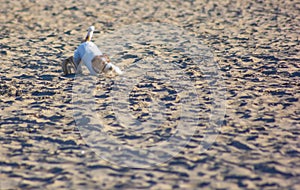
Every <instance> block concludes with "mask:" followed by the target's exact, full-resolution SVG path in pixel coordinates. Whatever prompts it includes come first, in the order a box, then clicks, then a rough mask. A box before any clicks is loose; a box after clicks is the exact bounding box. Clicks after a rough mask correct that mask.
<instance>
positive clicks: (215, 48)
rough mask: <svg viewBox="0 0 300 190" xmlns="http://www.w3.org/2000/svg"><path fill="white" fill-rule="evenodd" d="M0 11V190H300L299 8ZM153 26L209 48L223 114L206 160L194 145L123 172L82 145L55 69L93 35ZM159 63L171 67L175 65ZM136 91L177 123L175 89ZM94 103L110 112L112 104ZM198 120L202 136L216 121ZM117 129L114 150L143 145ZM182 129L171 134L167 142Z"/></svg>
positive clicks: (135, 53) (126, 55)
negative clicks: (222, 92) (221, 88)
mask: <svg viewBox="0 0 300 190" xmlns="http://www.w3.org/2000/svg"><path fill="white" fill-rule="evenodd" d="M0 3H1V14H0V21H1V25H0V27H1V30H0V47H1V49H0V57H1V59H0V60H1V62H0V64H1V67H0V72H1V75H0V77H1V78H0V108H1V112H0V113H1V114H0V126H1V127H0V141H1V143H0V155H1V156H0V189H300V144H299V142H300V139H299V127H300V116H299V114H300V109H299V108H300V103H299V101H300V100H299V98H300V84H299V83H300V64H299V63H300V60H299V59H300V53H299V47H300V46H299V33H300V29H299V23H300V15H299V12H300V3H297V1H292V0H288V1H285V0H279V1H272V0H267V1H250V0H245V1H232V0H222V1H221V0H220V1H219V0H218V1H212V0H206V1H200V0H199V1H193V0H191V1H186V2H181V1H139V0H129V1H103V2H102V1H96V0H88V1H70V0H64V1H62V0H54V1H48V0H43V1H35V0H24V1H15V0H12V1H8V0H1V2H0ZM147 22H158V23H168V24H170V25H172V26H176V27H179V28H181V29H183V30H185V31H187V32H188V33H191V34H193V35H194V36H195V38H196V39H197V40H199V41H201V43H202V44H204V45H205V46H206V47H209V48H210V50H211V51H212V52H213V55H214V60H215V62H216V63H218V65H219V66H218V67H219V69H220V70H219V73H220V75H221V76H222V81H223V83H224V85H225V87H226V99H227V100H226V114H225V120H224V122H223V123H222V126H221V128H219V129H218V132H219V135H218V137H217V139H216V140H215V142H214V143H213V144H212V146H211V147H210V149H209V150H207V151H204V152H203V151H199V146H201V142H202V141H203V139H202V138H203V137H201V135H195V136H193V137H192V139H191V141H190V143H189V144H188V146H186V148H184V149H183V150H181V151H180V153H179V154H177V155H176V156H175V157H173V158H172V159H171V160H169V161H168V162H166V163H163V164H162V165H159V166H155V167H150V168H145V169H142V168H139V167H135V168H133V167H131V168H130V167H129V168H128V167H122V166H119V165H115V164H112V163H110V162H107V161H105V160H103V159H100V158H99V156H98V155H97V154H95V152H94V151H93V150H91V149H90V148H89V146H88V145H87V144H86V143H85V141H84V140H83V139H82V138H81V136H80V131H79V130H78V128H77V127H78V125H76V122H75V119H74V116H73V112H72V108H73V107H74V104H73V103H72V92H73V91H72V86H73V83H74V81H75V79H74V77H72V76H67V77H66V76H63V75H62V70H61V67H60V64H61V62H62V60H63V59H64V58H66V57H67V56H69V55H71V54H72V52H73V51H74V49H75V48H76V46H77V45H78V44H79V42H80V41H81V39H82V37H83V36H84V35H85V32H86V29H87V27H88V26H89V25H91V24H93V25H95V27H96V29H98V32H96V33H95V36H94V38H95V39H97V38H101V36H105V35H106V34H109V33H113V32H115V31H118V30H120V29H122V28H124V27H126V26H128V25H134V24H136V23H147ZM124 36H125V38H126V39H127V40H128V41H129V42H130V41H131V40H132V39H131V37H128V38H127V36H126V34H124ZM132 38H133V37H132ZM147 39H151V36H150V37H149V36H148V37H147ZM152 39H154V40H155V39H156V38H155V36H153V37H152ZM104 40H105V38H104ZM103 43H105V41H104V42H103ZM114 43H117V42H115V41H114ZM157 43H163V42H160V41H159V40H158V42H157ZM100 45H101V44H100ZM119 45H120V44H119ZM152 45H153V44H152ZM121 46H122V44H121ZM156 47H158V46H155V47H154V46H151V44H150V45H149V44H148V45H147V44H144V45H141V44H140V45H137V46H135V47H134V48H133V49H132V48H131V50H129V49H130V48H129V49H127V50H126V48H125V50H124V49H123V50H122V51H121V52H120V53H119V56H120V57H121V58H120V60H121V62H122V63H120V66H121V67H122V68H125V66H129V65H130V64H132V63H133V62H134V60H135V59H138V58H140V56H141V55H144V54H145V53H147V52H149V51H150V50H149V49H151V48H152V49H151V51H152V50H153V51H154V52H158V53H159V52H160V53H162V54H163V53H165V52H164V49H163V48H161V49H155V48H156ZM103 48H104V49H105V47H103ZM107 48H108V47H107ZM107 51H109V48H108V49H107ZM111 51H113V50H111ZM114 51H116V52H115V53H116V54H117V52H118V51H119V50H114ZM141 52H143V53H144V54H143V53H141ZM107 53H108V54H110V53H111V52H107ZM168 53H174V52H172V51H171V52H170V51H169V52H168ZM175 54H176V52H175ZM161 57H162V58H165V59H167V58H168V54H163V55H162V56H161ZM172 58H173V59H174V60H173V61H175V62H176V61H180V60H178V59H181V57H180V56H177V57H176V55H175V56H174V55H172ZM116 59H117V58H116ZM182 60H183V59H181V62H184V61H186V60H183V61H182ZM171 61H172V60H171ZM187 67H188V68H186V67H182V69H183V72H192V73H193V74H191V75H190V76H191V78H193V79H195V81H196V85H195V86H196V89H197V92H198V93H199V94H201V96H200V98H199V102H200V103H199V106H200V105H201V106H202V107H203V109H202V107H201V110H206V109H207V110H210V109H211V102H210V101H208V100H207V99H206V97H207V96H208V97H209V94H210V93H209V92H207V91H206V90H205V89H207V88H208V86H209V85H208V84H209V83H208V82H203V81H205V79H204V77H203V75H202V73H201V71H198V70H197V68H196V67H192V66H190V67H189V66H187ZM189 69H190V70H189ZM187 75H188V74H187ZM99 80H100V81H99V82H98V83H99V88H102V89H105V91H104V92H106V91H109V90H110V89H109V85H110V82H111V80H113V79H109V80H108V79H99ZM75 82H76V81H75ZM100 84H101V85H102V86H101V85H100ZM143 84H144V86H143ZM147 84H151V85H153V86H151V89H152V90H150V91H149V88H148V87H149V86H147ZM136 88H137V89H135V90H133V91H134V92H135V91H136V92H138V91H139V92H143V93H144V95H145V96H148V95H149V93H150V94H151V93H154V92H155V90H158V89H162V90H161V91H162V93H158V95H157V96H158V97H157V98H158V99H164V98H165V99H171V104H172V106H173V107H174V109H173V108H172V107H171V108H170V109H169V110H168V111H170V114H171V115H170V117H171V118H173V119H174V118H176V117H177V116H176V109H177V106H178V105H177V104H176V100H172V96H171V95H172V93H171V92H172V91H174V90H172V86H170V85H169V86H168V85H166V84H158V83H154V82H153V81H151V80H150V79H149V80H148V81H147V80H146V81H143V82H142V84H140V85H139V86H137V87H136ZM153 89H154V90H153ZM154 94H155V93H154ZM133 98H134V95H133ZM146 98H147V97H146ZM148 98H149V97H148ZM100 99H101V100H100ZM133 100H135V101H136V102H133V103H132V104H131V106H132V107H131V109H132V110H133V113H135V114H136V115H135V116H136V117H140V116H141V115H143V114H140V113H147V109H144V108H145V107H143V106H141V105H138V104H139V101H140V99H139V96H136V99H133ZM97 101H98V103H99V107H100V105H102V108H103V109H104V111H105V109H106V106H105V102H106V101H107V99H106V97H105V98H102V97H100V98H99V100H97ZM101 101H102V102H101ZM137 105H138V106H137ZM79 106H80V105H79ZM75 107H76V105H75ZM146 107H147V106H146ZM174 110H175V111H174ZM201 110H198V111H197V113H198V114H199V115H201V116H202V117H201V119H202V120H201V121H202V122H201V126H206V124H207V123H206V122H207V119H206V118H207V117H209V116H208V115H205V113H207V112H203V114H200V112H201ZM148 112H149V110H148ZM99 113H100V112H99ZM101 113H102V112H101ZM102 114H105V113H102ZM172 114H173V115H172ZM102 116H103V115H102ZM142 119H143V118H142ZM146 119H147V118H146ZM113 120H114V119H113V118H110V120H109V119H108V121H107V122H106V123H105V125H106V128H105V130H107V131H109V132H111V135H112V136H114V135H115V136H117V134H119V136H117V137H116V138H122V139H123V141H122V142H123V143H125V144H128V145H130V146H136V145H137V143H140V142H139V140H138V139H139V138H135V136H130V134H131V133H129V132H128V131H127V130H126V129H124V128H123V129H122V128H120V127H114V126H115V125H113V122H114V121H113ZM201 126H200V127H201ZM164 127H165V126H162V128H163V129H162V130H158V131H156V138H158V140H160V138H162V136H163V135H166V134H165V133H168V130H164ZM175 127H176V125H175V124H174V123H170V131H172V130H173V129H174V128H175ZM141 130H142V129H141ZM160 132H161V133H160ZM199 133H200V134H201V132H199ZM124 134H126V135H124ZM81 135H82V134H81ZM148 135H149V134H148ZM150 136H151V134H150ZM152 136H153V134H152ZM108 149H109V146H108ZM108 151H109V150H108Z"/></svg>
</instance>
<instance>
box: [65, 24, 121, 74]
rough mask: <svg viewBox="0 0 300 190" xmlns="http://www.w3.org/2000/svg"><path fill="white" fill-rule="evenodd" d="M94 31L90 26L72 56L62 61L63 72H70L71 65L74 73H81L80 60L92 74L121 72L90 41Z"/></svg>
mask: <svg viewBox="0 0 300 190" xmlns="http://www.w3.org/2000/svg"><path fill="white" fill-rule="evenodd" d="M94 31H95V27H94V26H90V27H89V29H88V33H87V35H86V38H85V40H84V42H83V43H81V44H80V45H79V46H78V47H77V49H76V50H75V52H74V57H69V58H68V59H66V60H65V61H64V62H63V64H62V68H63V72H64V74H66V75H67V74H70V73H71V69H72V67H73V69H74V70H75V72H76V73H81V72H82V70H81V65H80V62H81V61H82V62H83V63H84V65H85V66H86V67H87V68H88V70H89V71H90V73H91V74H92V75H97V74H99V73H107V72H108V71H112V70H113V71H115V72H116V73H117V74H119V75H121V74H123V72H122V71H121V70H120V69H119V67H117V66H115V65H113V64H112V63H111V62H110V59H109V57H108V56H107V55H105V54H102V52H101V51H100V50H99V49H98V47H97V46H96V44H94V43H93V42H91V39H92V37H93V33H94Z"/></svg>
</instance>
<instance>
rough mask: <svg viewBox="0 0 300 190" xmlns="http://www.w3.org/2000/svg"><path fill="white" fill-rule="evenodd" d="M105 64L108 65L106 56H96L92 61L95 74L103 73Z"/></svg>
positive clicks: (108, 60)
mask: <svg viewBox="0 0 300 190" xmlns="http://www.w3.org/2000/svg"><path fill="white" fill-rule="evenodd" d="M107 63H110V59H109V57H108V56H107V55H106V54H103V55H97V56H95V57H94V58H93V60H92V67H93V69H94V71H95V72H96V73H101V72H103V71H104V69H105V66H106V64H107Z"/></svg>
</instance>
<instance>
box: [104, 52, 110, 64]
mask: <svg viewBox="0 0 300 190" xmlns="http://www.w3.org/2000/svg"><path fill="white" fill-rule="evenodd" d="M103 57H104V58H105V60H106V62H107V63H110V58H109V57H108V55H107V54H103Z"/></svg>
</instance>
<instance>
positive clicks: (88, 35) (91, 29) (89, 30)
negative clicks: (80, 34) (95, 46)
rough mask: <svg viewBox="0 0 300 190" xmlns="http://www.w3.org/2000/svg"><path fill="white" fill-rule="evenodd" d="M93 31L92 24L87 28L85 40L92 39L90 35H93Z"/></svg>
mask: <svg viewBox="0 0 300 190" xmlns="http://www.w3.org/2000/svg"><path fill="white" fill-rule="evenodd" d="M94 31H95V27H94V26H90V27H89V29H88V33H87V35H86V37H85V40H84V41H85V42H88V41H91V40H92V37H93V33H94Z"/></svg>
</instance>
